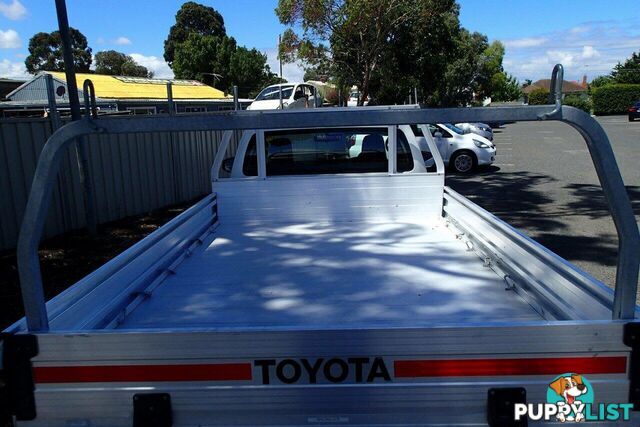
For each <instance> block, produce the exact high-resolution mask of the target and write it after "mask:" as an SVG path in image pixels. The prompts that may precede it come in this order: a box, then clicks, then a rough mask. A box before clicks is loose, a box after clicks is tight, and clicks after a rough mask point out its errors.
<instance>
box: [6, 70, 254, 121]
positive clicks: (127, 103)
mask: <svg viewBox="0 0 640 427" xmlns="http://www.w3.org/2000/svg"><path fill="white" fill-rule="evenodd" d="M47 74H50V75H51V76H52V77H53V85H54V92H55V101H56V105H57V107H58V110H59V111H61V113H62V114H64V113H65V112H67V111H68V110H69V93H68V92H69V91H68V87H67V81H66V75H65V74H64V73H62V72H49V71H46V72H41V73H38V74H37V75H36V76H35V77H34V78H33V79H31V80H29V81H27V82H25V83H23V84H22V85H20V86H19V87H17V88H16V89H14V90H13V91H11V92H10V93H9V94H8V95H7V99H8V101H7V102H2V103H0V112H1V114H2V117H15V116H34V115H35V116H42V115H43V114H44V113H45V111H46V109H47V105H48V99H47V86H46V75H47ZM86 79H90V80H91V81H92V82H93V87H94V89H95V96H96V104H97V106H98V109H99V111H100V113H102V114H104V113H110V112H128V113H127V114H160V113H167V112H168V111H169V109H168V105H169V104H168V99H167V83H171V88H172V98H173V102H174V105H175V109H176V112H178V113H199V112H207V111H220V110H232V109H233V108H234V104H233V97H232V96H230V95H227V94H225V93H224V92H222V91H221V90H219V89H216V88H214V87H211V86H208V85H205V84H204V83H200V82H198V81H196V80H175V79H152V78H141V77H125V76H109V75H103V74H83V73H77V74H76V84H77V86H78V95H79V97H80V103H81V104H82V103H83V98H84V92H83V90H82V86H83V83H84V81H85V80H86ZM249 103H251V100H246V99H241V100H240V105H241V107H246V105H248V104H249Z"/></svg>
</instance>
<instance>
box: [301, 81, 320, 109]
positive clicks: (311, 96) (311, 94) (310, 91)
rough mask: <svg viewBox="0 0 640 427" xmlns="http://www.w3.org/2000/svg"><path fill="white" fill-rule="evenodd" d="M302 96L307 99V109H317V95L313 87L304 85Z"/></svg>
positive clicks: (318, 104)
mask: <svg viewBox="0 0 640 427" xmlns="http://www.w3.org/2000/svg"><path fill="white" fill-rule="evenodd" d="M304 94H305V96H306V97H307V99H308V108H315V107H319V106H320V103H319V99H318V98H319V95H318V91H317V90H316V88H315V86H313V85H304Z"/></svg>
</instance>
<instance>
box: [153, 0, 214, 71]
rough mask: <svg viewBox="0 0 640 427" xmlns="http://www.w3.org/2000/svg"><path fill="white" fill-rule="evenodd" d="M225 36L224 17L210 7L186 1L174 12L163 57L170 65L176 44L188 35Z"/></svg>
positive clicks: (184, 39)
mask: <svg viewBox="0 0 640 427" xmlns="http://www.w3.org/2000/svg"><path fill="white" fill-rule="evenodd" d="M192 34H196V35H199V36H214V37H223V36H226V34H227V31H226V30H225V28H224V19H223V18H222V15H220V13H219V12H218V11H216V10H215V9H214V8H212V7H208V6H203V5H201V4H198V3H195V2H192V1H190V2H186V3H184V4H183V5H182V7H180V10H178V13H177V14H176V23H175V24H174V25H172V26H171V28H170V29H169V35H168V36H167V39H166V40H165V41H164V59H165V61H167V63H168V64H169V66H170V67H172V66H173V61H174V58H175V54H176V52H175V51H176V46H177V45H178V44H180V43H183V42H185V41H186V40H187V39H188V38H189V36H190V35H192Z"/></svg>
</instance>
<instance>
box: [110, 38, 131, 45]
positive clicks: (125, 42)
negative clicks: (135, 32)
mask: <svg viewBox="0 0 640 427" xmlns="http://www.w3.org/2000/svg"><path fill="white" fill-rule="evenodd" d="M113 43H114V44H117V45H121V46H122V45H128V44H131V40H129V39H128V38H126V37H124V36H120V37H118V38H117V39H115V40H114V41H113Z"/></svg>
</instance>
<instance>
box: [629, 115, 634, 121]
mask: <svg viewBox="0 0 640 427" xmlns="http://www.w3.org/2000/svg"><path fill="white" fill-rule="evenodd" d="M629 121H630V122H632V121H633V116H632V115H631V114H629Z"/></svg>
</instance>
